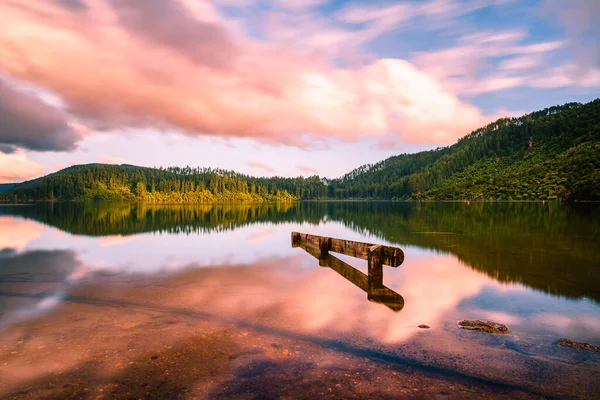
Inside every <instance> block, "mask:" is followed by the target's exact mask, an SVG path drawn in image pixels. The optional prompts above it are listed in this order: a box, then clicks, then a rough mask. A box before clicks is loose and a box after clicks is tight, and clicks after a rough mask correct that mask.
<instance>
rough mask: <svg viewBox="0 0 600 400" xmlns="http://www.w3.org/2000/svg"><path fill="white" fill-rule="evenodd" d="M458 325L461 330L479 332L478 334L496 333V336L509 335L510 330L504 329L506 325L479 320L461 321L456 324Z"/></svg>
mask: <svg viewBox="0 0 600 400" xmlns="http://www.w3.org/2000/svg"><path fill="white" fill-rule="evenodd" d="M458 325H459V326H460V327H461V328H463V329H468V330H470V331H480V332H488V333H497V334H506V333H510V329H508V328H507V327H506V325H503V324H499V323H497V322H493V321H481V320H478V319H477V320H474V321H471V320H468V319H463V320H462V321H460V322H459V323H458Z"/></svg>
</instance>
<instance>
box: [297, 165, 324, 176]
mask: <svg viewBox="0 0 600 400" xmlns="http://www.w3.org/2000/svg"><path fill="white" fill-rule="evenodd" d="M296 168H298V169H299V170H300V171H304V172H309V173H315V174H318V173H319V169H318V168H317V167H314V166H312V165H307V164H300V165H297V166H296Z"/></svg>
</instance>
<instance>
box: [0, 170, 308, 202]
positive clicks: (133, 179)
mask: <svg viewBox="0 0 600 400" xmlns="http://www.w3.org/2000/svg"><path fill="white" fill-rule="evenodd" d="M264 181H265V178H253V177H249V176H246V175H242V174H238V173H235V172H232V171H225V170H218V169H217V170H215V169H210V168H190V167H186V168H179V167H172V168H166V169H163V168H148V167H138V166H135V165H127V164H123V165H107V164H86V165H75V166H72V167H69V168H66V169H63V170H61V171H58V172H56V173H53V174H50V175H47V176H44V177H41V178H38V179H34V180H31V181H27V182H23V183H19V184H17V185H14V187H13V188H12V189H11V190H10V191H9V192H6V193H3V194H0V199H2V200H4V201H30V200H34V201H35V200H94V201H100V200H108V201H116V200H125V201H151V202H165V203H194V202H226V201H264V200H275V201H292V200H297V199H298V198H297V197H295V196H293V195H291V194H290V193H288V192H287V191H285V190H281V189H280V188H279V187H278V186H277V185H276V184H274V183H270V184H269V182H267V183H266V184H264V183H263V182H264Z"/></svg>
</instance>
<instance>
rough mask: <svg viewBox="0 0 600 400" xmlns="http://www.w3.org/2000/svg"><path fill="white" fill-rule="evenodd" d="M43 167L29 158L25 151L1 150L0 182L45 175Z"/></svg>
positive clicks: (23, 179) (18, 180)
mask: <svg viewBox="0 0 600 400" xmlns="http://www.w3.org/2000/svg"><path fill="white" fill-rule="evenodd" d="M43 173H44V170H43V168H42V167H41V166H40V165H38V164H36V163H35V162H33V161H31V160H30V159H28V158H27V156H26V155H25V154H24V153H21V152H15V153H11V154H5V153H2V152H0V183H6V182H21V181H25V180H28V179H31V178H36V177H38V176H40V175H43Z"/></svg>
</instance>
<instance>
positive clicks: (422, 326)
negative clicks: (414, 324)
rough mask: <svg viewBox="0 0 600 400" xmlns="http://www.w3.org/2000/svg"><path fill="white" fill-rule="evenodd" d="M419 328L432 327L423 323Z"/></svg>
mask: <svg viewBox="0 0 600 400" xmlns="http://www.w3.org/2000/svg"><path fill="white" fill-rule="evenodd" d="M419 328H421V329H429V328H431V327H430V326H429V325H425V324H422V325H419Z"/></svg>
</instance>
